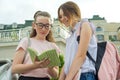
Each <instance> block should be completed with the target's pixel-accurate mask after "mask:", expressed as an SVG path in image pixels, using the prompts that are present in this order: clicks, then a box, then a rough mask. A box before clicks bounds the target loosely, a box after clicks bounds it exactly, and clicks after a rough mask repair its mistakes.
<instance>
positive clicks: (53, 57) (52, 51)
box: [27, 47, 60, 67]
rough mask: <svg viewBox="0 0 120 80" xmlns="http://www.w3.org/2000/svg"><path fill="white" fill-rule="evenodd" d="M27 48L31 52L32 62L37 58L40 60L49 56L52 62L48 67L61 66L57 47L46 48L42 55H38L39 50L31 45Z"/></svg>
mask: <svg viewBox="0 0 120 80" xmlns="http://www.w3.org/2000/svg"><path fill="white" fill-rule="evenodd" d="M27 50H28V52H29V54H30V57H31V60H32V62H34V61H35V59H36V58H37V59H38V60H39V61H40V60H43V59H45V58H49V60H50V63H49V64H48V67H54V66H60V59H59V56H58V54H57V52H56V50H55V49H50V50H46V51H44V52H42V53H41V54H40V55H38V52H37V51H36V50H35V49H33V48H31V47H28V48H27Z"/></svg>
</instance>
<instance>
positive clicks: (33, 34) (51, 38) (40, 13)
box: [30, 11, 55, 42]
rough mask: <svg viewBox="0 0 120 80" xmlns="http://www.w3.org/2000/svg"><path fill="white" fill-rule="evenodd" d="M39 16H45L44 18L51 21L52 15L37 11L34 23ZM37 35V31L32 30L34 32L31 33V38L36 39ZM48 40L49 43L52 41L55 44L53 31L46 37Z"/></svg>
mask: <svg viewBox="0 0 120 80" xmlns="http://www.w3.org/2000/svg"><path fill="white" fill-rule="evenodd" d="M38 16H44V17H48V18H50V19H51V16H50V14H49V13H48V12H45V11H37V12H36V13H35V14H34V16H33V18H34V22H35V21H36V18H37V17H38ZM36 35H37V33H36V30H35V29H34V28H32V32H31V34H30V37H31V38H32V37H35V36H36ZM46 40H47V41H50V42H55V40H54V38H53V35H52V31H51V30H50V31H49V33H48V35H47V36H46Z"/></svg>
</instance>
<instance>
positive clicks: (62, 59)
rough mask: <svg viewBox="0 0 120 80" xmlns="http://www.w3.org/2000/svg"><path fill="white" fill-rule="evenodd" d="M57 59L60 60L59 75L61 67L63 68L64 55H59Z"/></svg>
mask: <svg viewBox="0 0 120 80" xmlns="http://www.w3.org/2000/svg"><path fill="white" fill-rule="evenodd" d="M59 59H60V64H61V65H60V66H59V74H60V72H61V69H62V67H63V65H64V55H63V54H60V55H59ZM50 80H58V78H57V79H54V78H52V79H50Z"/></svg>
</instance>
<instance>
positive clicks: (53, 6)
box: [0, 0, 120, 24]
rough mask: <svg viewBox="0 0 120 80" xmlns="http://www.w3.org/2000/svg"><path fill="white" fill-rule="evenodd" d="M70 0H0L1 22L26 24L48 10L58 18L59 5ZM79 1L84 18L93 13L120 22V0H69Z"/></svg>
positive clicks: (110, 20)
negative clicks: (36, 13)
mask: <svg viewBox="0 0 120 80" xmlns="http://www.w3.org/2000/svg"><path fill="white" fill-rule="evenodd" d="M66 1H68V0H0V24H12V23H14V22H16V23H17V24H24V23H25V20H33V15H34V13H35V12H36V11H38V10H42V11H47V12H49V13H50V14H51V16H52V18H57V9H58V7H59V6H60V5H61V4H62V3H64V2H66ZM69 1H74V2H75V3H77V4H78V5H79V7H80V10H81V16H82V18H92V17H93V15H99V16H100V17H102V18H103V17H104V18H105V19H106V21H107V22H119V23H120V16H119V15H120V10H119V7H120V4H119V0H69Z"/></svg>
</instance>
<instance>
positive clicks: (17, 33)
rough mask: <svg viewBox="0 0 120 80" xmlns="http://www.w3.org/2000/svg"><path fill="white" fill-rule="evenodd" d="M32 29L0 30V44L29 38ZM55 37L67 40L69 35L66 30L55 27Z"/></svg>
mask: <svg viewBox="0 0 120 80" xmlns="http://www.w3.org/2000/svg"><path fill="white" fill-rule="evenodd" d="M30 31H31V28H22V29H13V30H0V44H5V43H10V42H18V41H20V40H21V39H22V38H23V37H28V36H29V34H30ZM52 31H53V36H54V37H55V38H61V40H64V41H65V39H66V37H67V36H68V35H69V33H68V31H67V30H65V29H64V28H60V27H54V28H52Z"/></svg>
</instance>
